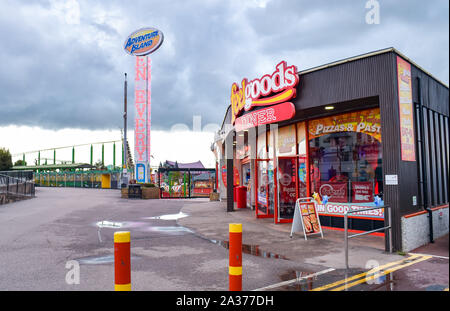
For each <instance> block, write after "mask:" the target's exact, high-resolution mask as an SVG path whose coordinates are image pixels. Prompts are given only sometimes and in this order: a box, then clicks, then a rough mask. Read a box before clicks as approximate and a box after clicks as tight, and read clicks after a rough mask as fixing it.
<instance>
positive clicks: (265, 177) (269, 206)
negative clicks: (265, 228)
mask: <svg viewBox="0 0 450 311" xmlns="http://www.w3.org/2000/svg"><path fill="white" fill-rule="evenodd" d="M256 172H257V174H256V187H255V196H256V204H255V207H256V208H255V211H256V217H257V218H271V217H273V216H274V206H275V204H274V200H275V188H274V166H273V161H272V160H259V159H258V160H256Z"/></svg>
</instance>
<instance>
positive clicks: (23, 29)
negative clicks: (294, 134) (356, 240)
mask: <svg viewBox="0 0 450 311" xmlns="http://www.w3.org/2000/svg"><path fill="white" fill-rule="evenodd" d="M367 2H368V1H366V0H351V1H328V0H327V1H310V0H291V1H288V0H286V1H282V0H247V1H246V0H229V1H223V0H217V1H216V0H210V1H207V0H189V1H185V0H180V1H174V0H167V1H150V0H142V1H139V0H135V1H119V0H108V1H95V0H65V1H63V0H42V1H32V0H26V1H25V0H23V1H20V0H14V1H9V0H0V5H1V10H0V40H1V42H2V44H0V56H1V61H0V146H3V147H7V148H9V149H10V150H12V152H13V153H14V152H23V151H27V150H33V148H32V147H36V148H46V147H47V148H48V147H53V146H60V145H67V144H75V143H80V142H91V141H92V140H93V139H94V137H95V139H97V141H99V139H100V141H101V139H102V138H107V139H109V138H110V137H109V136H108V135H109V134H107V133H114V134H111V137H116V138H117V139H120V130H119V128H121V127H122V122H123V121H122V120H123V119H122V109H123V76H124V73H125V72H127V73H128V74H129V76H130V75H131V76H132V75H133V72H134V66H133V65H134V59H133V57H132V56H130V55H128V54H126V53H125V52H124V50H123V43H124V40H125V38H126V37H127V36H128V35H129V34H130V33H131V32H133V31H134V30H136V29H138V28H142V27H145V26H150V27H155V28H158V29H160V30H161V31H162V32H163V33H164V43H163V45H162V46H161V47H160V49H159V50H157V51H156V52H155V53H154V54H152V55H151V58H152V62H153V66H152V130H153V131H154V132H153V134H152V138H154V143H155V144H156V141H158V139H159V141H161V143H160V144H159V145H153V147H152V153H153V152H155V153H156V154H157V153H158V152H159V155H158V158H159V159H161V160H165V159H163V158H164V157H169V156H171V157H172V156H173V157H178V160H179V161H180V162H183V161H184V160H193V159H196V158H198V159H201V158H202V157H205V161H210V160H211V155H212V154H211V152H210V151H209V145H210V143H211V141H212V137H213V136H212V135H211V134H210V135H200V136H198V135H195V132H193V131H192V126H193V116H194V115H197V116H201V122H202V123H201V127H204V126H205V125H207V124H217V125H220V124H221V123H222V120H223V116H224V113H225V110H226V108H227V106H228V104H229V94H230V87H231V85H232V83H233V82H240V81H241V79H242V78H243V77H248V78H256V77H259V76H261V75H262V74H264V73H267V72H271V71H273V67H274V66H275V64H277V63H278V62H279V61H281V60H286V61H287V62H288V64H295V65H297V67H298V68H299V70H303V69H307V68H311V67H314V66H318V65H322V64H325V63H328V62H331V61H335V60H339V59H342V58H347V57H351V56H355V55H358V54H362V53H367V52H370V51H374V50H379V49H383V48H387V47H395V48H396V49H398V50H399V51H400V52H402V53H403V54H405V55H406V56H408V57H409V58H410V59H412V60H413V61H415V62H416V63H417V64H419V65H420V66H422V67H423V68H424V69H425V70H427V71H429V72H430V73H432V74H433V75H434V76H435V77H436V78H438V79H440V80H441V81H443V82H444V83H446V84H447V85H448V80H449V78H448V77H449V69H448V68H449V65H448V59H449V39H448V38H449V16H448V14H449V13H448V9H449V1H448V0H435V1H418V0H417V1H416V0H403V1H399V0H378V3H379V5H380V21H379V24H367V23H366V14H367V13H368V11H369V9H367V8H366V3H367ZM128 89H129V93H128V102H129V103H132V101H133V93H132V90H133V81H129V87H128ZM130 107H132V106H131V105H130ZM130 110H131V111H130V114H129V117H130V118H129V120H130V122H129V124H132V122H131V120H132V119H133V111H132V109H130ZM176 124H185V125H186V126H188V127H189V129H190V131H185V132H184V133H183V134H182V135H181V134H174V132H173V131H171V128H172V127H173V126H174V125H176ZM18 128H20V130H21V131H23V133H29V134H28V135H27V134H23V135H20V136H19V135H18V136H17V137H16V139H14V140H12V139H11V135H14V133H15V132H17V129H18ZM209 128H213V127H211V126H209ZM69 130H71V132H70V133H72V134H74V133H81V132H80V131H82V133H87V134H83V135H81V134H80V135H79V136H77V135H73V136H70V137H71V141H68V140H67V137H69V136H67V135H68V134H67V133H68V132H67V131H69ZM27 131H28V132H27ZM64 131H66V132H64ZM37 133H41V134H39V135H38V134H37ZM42 133H46V134H42ZM58 133H59V134H58ZM61 133H66V134H61ZM89 133H91V134H89ZM94 133H96V134H95V135H94ZM101 133H105V134H104V136H101ZM97 134H98V135H100V136H99V137H97V136H96V135H97ZM52 135H53V136H52ZM155 135H157V136H158V135H160V136H158V137H159V138H158V137H155ZM164 135H169V136H164ZM170 135H172V136H170ZM163 136H164V137H165V138H164V139H163ZM77 137H78V138H77ZM90 137H92V139H91V140H89V138H90ZM167 137H171V138H168V140H169V141H172V142H173V143H172V145H176V144H177V137H178V139H180V137H182V140H181V141H186V140H191V139H202V144H203V145H202V146H204V148H196V149H199V150H195V151H189V152H184V153H180V154H179V155H177V154H176V148H175V149H174V151H172V153H170V154H167V153H164V149H165V148H169V147H168V146H167V140H166V138H167ZM30 138H31V140H32V141H30ZM114 139H115V138H114ZM94 141H95V140H94ZM171 148H173V146H172V147H171ZM191 149H192V148H191ZM205 154H207V157H208V159H206V156H205ZM173 157H172V158H171V159H170V160H177V159H176V158H173ZM211 163H213V162H211Z"/></svg>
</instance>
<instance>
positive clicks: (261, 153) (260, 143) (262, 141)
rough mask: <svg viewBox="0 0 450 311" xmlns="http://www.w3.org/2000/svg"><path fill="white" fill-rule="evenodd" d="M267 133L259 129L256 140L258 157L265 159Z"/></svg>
mask: <svg viewBox="0 0 450 311" xmlns="http://www.w3.org/2000/svg"><path fill="white" fill-rule="evenodd" d="M266 138H267V133H266V131H261V132H259V133H258V140H257V148H258V153H257V155H258V159H267V157H268V154H267V145H266V143H267V139H266Z"/></svg>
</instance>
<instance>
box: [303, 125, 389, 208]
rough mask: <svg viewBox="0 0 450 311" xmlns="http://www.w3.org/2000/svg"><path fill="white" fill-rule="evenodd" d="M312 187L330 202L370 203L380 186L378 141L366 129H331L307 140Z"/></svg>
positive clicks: (380, 162) (379, 148)
mask: <svg viewBox="0 0 450 311" xmlns="http://www.w3.org/2000/svg"><path fill="white" fill-rule="evenodd" d="M309 148H310V170H311V186H312V191H314V192H317V193H319V194H320V196H321V197H323V196H325V195H327V196H328V198H329V202H339V203H371V202H373V201H374V194H377V193H380V192H382V190H383V181H382V173H381V165H382V158H381V144H380V142H378V141H377V140H376V139H375V138H374V137H372V136H370V135H367V134H365V133H357V132H344V133H332V134H328V135H324V136H321V137H317V138H314V139H312V140H310V146H309Z"/></svg>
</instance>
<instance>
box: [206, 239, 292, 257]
mask: <svg viewBox="0 0 450 311" xmlns="http://www.w3.org/2000/svg"><path fill="white" fill-rule="evenodd" d="M209 241H210V242H212V243H214V244H218V245H220V246H222V247H225V248H226V249H228V248H229V243H228V241H220V240H209ZM242 252H243V253H244V254H249V255H253V256H258V257H263V258H272V259H284V260H289V258H287V257H286V256H283V255H279V254H275V253H271V252H266V251H262V250H260V249H259V246H258V245H248V244H242Z"/></svg>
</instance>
